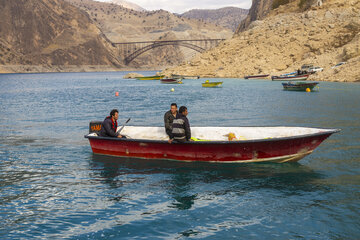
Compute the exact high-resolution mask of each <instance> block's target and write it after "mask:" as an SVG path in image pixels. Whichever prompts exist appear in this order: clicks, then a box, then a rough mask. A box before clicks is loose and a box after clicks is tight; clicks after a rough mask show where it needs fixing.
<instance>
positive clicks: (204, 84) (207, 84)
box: [201, 80, 223, 88]
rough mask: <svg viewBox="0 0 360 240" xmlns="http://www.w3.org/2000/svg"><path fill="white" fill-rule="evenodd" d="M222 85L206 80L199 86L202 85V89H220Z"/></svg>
mask: <svg viewBox="0 0 360 240" xmlns="http://www.w3.org/2000/svg"><path fill="white" fill-rule="evenodd" d="M222 84H223V82H210V81H209V80H206V81H205V82H204V83H202V84H201V85H202V87H207V88H216V87H221V86H222Z"/></svg>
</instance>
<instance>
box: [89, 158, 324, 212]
mask: <svg viewBox="0 0 360 240" xmlns="http://www.w3.org/2000/svg"><path fill="white" fill-rule="evenodd" d="M90 165H91V166H90V167H91V169H92V170H93V171H92V172H93V173H94V174H95V175H97V176H93V177H94V178H97V179H99V178H100V179H101V181H104V182H105V183H107V184H108V185H109V186H110V187H111V188H121V187H122V186H124V185H125V184H133V183H134V184H135V183H136V184H138V183H144V184H147V183H146V181H148V179H149V178H147V177H148V176H149V175H152V174H155V175H156V174H164V175H165V177H164V176H163V177H162V178H164V179H165V180H162V182H161V183H158V185H157V186H156V187H160V188H161V189H163V190H164V191H165V192H167V193H168V194H169V195H170V196H171V197H172V199H173V203H172V205H171V206H169V207H173V208H177V209H179V210H185V209H190V208H191V207H192V205H193V204H194V203H195V201H196V200H197V198H198V197H199V195H201V194H202V195H204V194H203V192H200V191H199V186H201V185H207V186H206V193H207V194H210V195H213V196H215V195H225V194H228V193H234V194H244V193H246V192H250V191H253V190H259V189H262V188H263V189H275V190H279V191H282V192H285V193H286V194H289V195H292V194H298V193H299V191H300V192H302V193H303V192H304V191H305V192H308V191H314V190H315V188H322V187H321V186H319V185H314V184H312V183H313V182H315V180H318V179H319V178H322V175H321V174H320V173H318V172H315V171H313V170H312V169H310V168H309V167H307V166H304V165H301V164H299V163H286V164H277V163H249V164H217V163H201V162H200V163H199V162H191V163H183V162H176V161H164V160H148V159H133V158H131V159H129V158H119V157H111V156H102V155H95V154H94V155H92V157H91V162H90ZM134 174H135V175H139V177H135V178H134V177H130V178H119V177H118V176H123V175H132V176H134ZM317 190H320V189H317ZM118 200H121V197H119V198H118Z"/></svg>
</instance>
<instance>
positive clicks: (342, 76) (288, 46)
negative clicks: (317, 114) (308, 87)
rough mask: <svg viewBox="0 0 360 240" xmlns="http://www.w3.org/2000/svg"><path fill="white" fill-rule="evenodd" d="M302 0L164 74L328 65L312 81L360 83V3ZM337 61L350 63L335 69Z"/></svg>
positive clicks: (247, 72)
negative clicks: (309, 3) (307, 3)
mask: <svg viewBox="0 0 360 240" xmlns="http://www.w3.org/2000/svg"><path fill="white" fill-rule="evenodd" d="M301 2H303V1H300V0H296V1H291V2H290V3H288V4H286V5H281V6H280V7H278V8H276V9H275V10H271V11H270V13H269V15H268V16H267V17H265V18H264V19H263V20H257V21H254V22H252V23H251V24H250V25H249V27H248V30H246V31H243V32H239V34H237V35H235V36H234V37H233V38H232V39H229V40H227V41H225V42H223V43H222V44H221V45H219V46H218V47H217V48H214V49H212V50H210V51H208V52H206V53H204V54H202V55H199V56H197V57H195V58H194V59H193V60H192V61H191V63H189V64H182V65H180V66H178V67H176V68H174V69H168V70H166V71H165V73H166V74H170V73H176V74H186V75H201V76H212V77H243V76H244V75H252V74H279V73H286V72H291V71H294V70H296V69H298V68H299V67H300V66H301V65H302V64H309V63H312V64H314V65H318V66H320V67H323V68H324V71H323V72H322V73H320V74H316V75H313V76H312V79H315V80H324V81H360V1H358V0H348V1H344V0H327V1H322V3H323V4H322V5H321V6H312V7H309V8H304V6H301ZM250 12H251V10H250ZM338 62H347V63H346V64H345V65H343V66H341V67H338V68H334V69H332V68H331V66H333V65H335V64H336V63H338Z"/></svg>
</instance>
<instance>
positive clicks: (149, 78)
mask: <svg viewBox="0 0 360 240" xmlns="http://www.w3.org/2000/svg"><path fill="white" fill-rule="evenodd" d="M164 77H165V76H164V75H161V76H147V77H137V78H136V79H137V80H160V79H163V78H164Z"/></svg>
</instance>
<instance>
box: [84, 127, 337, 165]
mask: <svg viewBox="0 0 360 240" xmlns="http://www.w3.org/2000/svg"><path fill="white" fill-rule="evenodd" d="M336 131H337V130H334V131H324V132H320V133H316V134H309V135H304V136H296V137H287V138H278V139H261V140H247V141H200V142H186V143H172V144H169V143H168V142H167V141H163V140H162V141H161V140H145V139H143V140H142V139H121V138H104V137H97V136H89V135H86V136H85V137H86V138H88V139H89V142H90V145H91V148H92V151H93V152H94V153H95V154H104V155H111V156H120V157H127V158H146V159H166V160H177V161H183V162H189V161H198V162H218V163H252V162H277V163H283V162H296V161H299V160H300V159H302V158H303V157H305V156H307V155H309V154H310V153H312V152H313V151H314V149H315V148H316V147H317V146H319V145H320V143H321V142H322V141H324V140H325V139H326V138H328V137H329V136H330V135H331V134H332V133H334V132H336Z"/></svg>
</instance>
